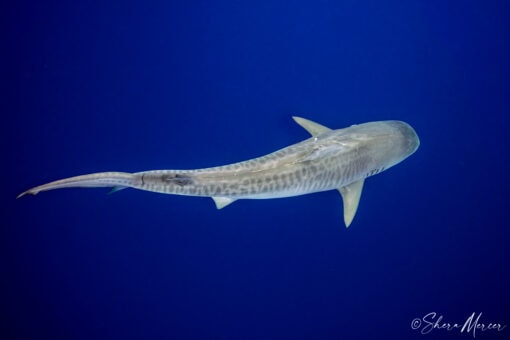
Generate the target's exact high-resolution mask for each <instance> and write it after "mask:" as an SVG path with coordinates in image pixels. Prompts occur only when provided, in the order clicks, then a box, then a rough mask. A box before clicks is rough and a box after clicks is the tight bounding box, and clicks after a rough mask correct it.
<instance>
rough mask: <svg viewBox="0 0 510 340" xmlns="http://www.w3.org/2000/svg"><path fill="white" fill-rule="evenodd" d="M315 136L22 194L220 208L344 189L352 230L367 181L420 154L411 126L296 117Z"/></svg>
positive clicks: (81, 178) (346, 216) (82, 179)
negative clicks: (199, 202) (170, 197)
mask: <svg viewBox="0 0 510 340" xmlns="http://www.w3.org/2000/svg"><path fill="white" fill-rule="evenodd" d="M293 119H294V120H295V121H296V123H298V124H299V125H300V126H302V127H303V128H304V129H305V130H307V131H308V132H309V133H310V134H311V135H312V137H311V138H309V139H306V140H304V141H302V142H299V143H296V144H293V145H290V146H288V147H286V148H283V149H280V150H278V151H275V152H273V153H270V154H268V155H265V156H262V157H258V158H254V159H250V160H247V161H244V162H239V163H233V164H229V165H223V166H216V167H212V168H203V169H194V170H153V171H142V172H137V173H127V172H98V173H93V174H88V175H81V176H75V177H70V178H65V179H61V180H57V181H54V182H50V183H47V184H43V185H40V186H36V187H34V188H31V189H29V190H27V191H25V192H23V193H21V194H20V195H19V196H18V198H20V197H22V196H24V195H26V194H32V195H35V194H37V193H39V192H41V191H47V190H53V189H61V188H74V187H112V188H113V189H112V191H111V192H115V191H118V190H122V189H125V188H135V189H140V190H147V191H152V192H159V193H165V194H175V195H187V196H207V197H211V198H212V199H213V200H214V202H215V204H216V207H217V208H218V209H221V208H224V207H226V206H227V205H229V204H231V203H233V202H234V201H236V200H238V199H270V198H282V197H291V196H299V195H305V194H309V193H315V192H321V191H328V190H338V191H339V192H340V194H341V195H342V199H343V207H344V222H345V225H346V226H347V227H348V226H349V225H350V224H351V222H352V220H353V219H354V215H355V214H356V211H357V209H358V205H359V200H360V197H361V192H362V190H363V184H364V181H365V179H366V178H367V177H370V176H373V175H375V174H378V173H381V172H382V171H384V170H387V169H388V168H390V167H392V166H393V165H396V164H398V163H400V162H401V161H403V160H404V159H406V158H407V157H409V156H410V155H411V154H413V153H414V152H415V151H416V149H417V148H418V147H419V145H420V141H419V138H418V136H417V134H416V132H415V131H414V129H413V128H412V127H411V126H410V125H409V124H407V123H404V122H401V121H396V120H389V121H377V122H369V123H364V124H359V125H353V126H350V127H347V128H344V129H338V130H332V129H330V128H328V127H326V126H324V125H321V124H318V123H316V122H313V121H310V120H308V119H304V118H300V117H293Z"/></svg>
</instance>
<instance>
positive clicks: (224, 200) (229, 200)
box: [211, 197, 235, 209]
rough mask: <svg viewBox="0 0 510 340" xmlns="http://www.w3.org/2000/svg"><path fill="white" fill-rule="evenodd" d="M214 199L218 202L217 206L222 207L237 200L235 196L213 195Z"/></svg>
mask: <svg viewBox="0 0 510 340" xmlns="http://www.w3.org/2000/svg"><path fill="white" fill-rule="evenodd" d="M211 198H212V199H213V200H214V203H215V204H216V208H218V209H222V208H225V207H226V206H227V205H229V204H231V203H233V202H234V201H235V198H229V197H211Z"/></svg>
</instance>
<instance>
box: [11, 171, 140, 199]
mask: <svg viewBox="0 0 510 340" xmlns="http://www.w3.org/2000/svg"><path fill="white" fill-rule="evenodd" d="M137 183H138V176H136V175H135V174H130V173H127V172H96V173H93V174H88V175H81V176H75V177H69V178H64V179H60V180H58V181H54V182H50V183H46V184H43V185H39V186H36V187H33V188H31V189H28V190H27V191H24V192H22V193H21V194H19V195H18V197H16V198H20V197H22V196H25V195H27V194H30V195H37V194H38V193H39V192H41V191H47V190H54V189H63V188H99V187H114V188H118V189H117V190H119V189H120V188H125V187H132V186H134V185H136V184H137Z"/></svg>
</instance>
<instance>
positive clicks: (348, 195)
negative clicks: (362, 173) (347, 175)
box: [338, 179, 365, 228]
mask: <svg viewBox="0 0 510 340" xmlns="http://www.w3.org/2000/svg"><path fill="white" fill-rule="evenodd" d="M364 182H365V180H364V179H362V180H359V181H357V182H353V183H351V184H349V185H347V186H345V187H342V188H340V189H338V191H340V194H341V195H342V199H343V201H344V222H345V226H346V227H347V228H348V227H349V226H350V225H351V222H352V220H353V219H354V215H356V210H358V204H359V199H360V197H361V191H362V190H363V183H364Z"/></svg>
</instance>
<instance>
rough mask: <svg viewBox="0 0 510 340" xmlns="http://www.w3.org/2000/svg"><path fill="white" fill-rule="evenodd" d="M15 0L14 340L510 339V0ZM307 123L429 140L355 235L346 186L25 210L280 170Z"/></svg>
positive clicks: (11, 102) (9, 193)
mask: <svg viewBox="0 0 510 340" xmlns="http://www.w3.org/2000/svg"><path fill="white" fill-rule="evenodd" d="M1 7H2V8H1V13H2V14H1V16H2V20H1V27H2V32H3V33H2V38H1V39H2V41H3V43H2V53H1V56H0V58H1V60H2V63H1V65H2V66H1V70H2V75H1V84H2V89H1V93H2V94H1V98H2V100H1V104H0V108H1V118H2V123H1V125H0V140H1V144H0V145H1V148H2V150H1V151H2V152H1V154H2V158H3V162H2V190H1V209H2V211H1V212H2V219H1V221H2V223H1V233H2V234H1V239H0V240H1V241H0V242H1V244H0V255H1V270H2V272H1V274H0V275H1V279H0V289H1V292H2V296H1V308H2V311H1V312H2V318H1V334H0V335H1V336H0V338H2V339H376V338H393V339H405V338H408V339H409V338H418V339H422V338H423V336H422V335H421V334H419V331H416V330H412V329H411V321H412V320H413V319H414V318H416V317H422V316H423V315H425V314H426V313H429V312H437V313H438V314H442V315H444V318H445V320H446V321H450V322H461V321H464V320H465V319H466V317H467V316H469V315H470V314H471V313H473V312H477V313H478V312H482V313H483V317H482V319H483V320H484V321H485V322H501V323H505V324H508V325H510V290H509V284H510V280H509V279H508V274H509V270H508V268H509V266H508V264H509V260H510V255H509V252H510V251H509V246H510V232H509V222H508V216H509V213H508V211H509V210H508V209H509V208H508V203H509V199H508V192H509V190H508V189H509V184H508V174H509V170H510V169H509V165H508V161H509V151H508V147H509V146H510V143H509V141H508V133H509V132H508V131H509V130H508V126H509V114H510V110H509V109H510V105H509V104H510V99H509V98H510V96H509V84H510V83H509V79H510V67H509V62H508V61H509V60H510V48H509V41H510V35H509V28H510V27H509V26H510V20H509V13H510V12H509V9H510V8H509V5H508V2H502V1H322V0H316V1H292V2H291V1H275V0H272V1H159V2H150V3H149V2H133V1H123V2H105V1H88V2H78V1H53V2H34V1H26V2H24V1H18V2H15V3H11V4H7V3H4V4H2V5H1ZM292 115H300V116H303V117H306V118H309V119H312V120H314V121H317V122H320V123H321V124H324V125H327V126H329V127H332V128H342V127H346V126H349V125H351V124H356V123H362V122H366V121H375V120H385V119H399V120H403V121H406V122H408V123H410V124H411V125H412V126H413V127H414V128H415V129H416V131H417V133H418V134H419V136H420V139H421V146H420V148H419V150H418V151H417V152H416V154H414V155H413V156H411V157H410V158H409V159H407V160H406V161H404V162H403V163H401V164H400V165H398V166H396V167H394V168H392V169H390V170H388V171H387V172H384V173H382V174H380V175H377V176H375V177H373V178H369V179H368V180H367V181H366V183H365V188H364V192H363V195H362V198H361V202H360V207H359V210H358V214H357V216H356V218H355V220H354V222H353V224H352V225H351V227H350V228H349V229H346V228H345V227H344V225H343V215H342V202H341V197H340V195H339V194H338V192H336V191H332V192H326V193H320V194H313V195H306V196H301V197H295V198H288V199H278V200H258V201H248V200H246V201H239V202H236V203H234V204H232V205H231V206H229V207H227V208H225V209H223V210H220V211H218V210H216V208H215V207H214V204H213V202H212V200H211V199H209V198H193V197H180V196H171V195H161V194H155V193H149V192H142V191H136V190H125V191H121V192H119V193H116V194H114V195H106V192H107V191H108V190H106V189H73V190H61V191H53V192H48V193H43V194H40V195H38V196H36V197H24V198H23V199H20V200H15V197H16V196H17V195H18V194H19V193H20V192H21V191H23V190H26V189H27V188H29V187H32V186H35V185H39V184H42V183H45V182H47V181H51V180H55V179H59V178H63V177H68V176H73V175H79V174H84V173H89V172H97V171H110V170H113V171H128V172H136V171H143V170H150V169H182V168H200V167H208V166H214V165H221V164H227V163H231V162H236V161H241V160H245V159H249V158H253V157H257V156H261V155H263V154H266V153H269V152H272V151H274V150H277V149H279V148H282V147H285V146H287V145H290V144H292V143H296V142H298V141H300V140H303V139H305V138H307V137H308V135H307V133H306V131H304V130H303V129H302V128H301V127H299V126H298V125H297V124H295V123H294V122H293V121H292V119H291V116H292ZM433 333H434V334H433V335H430V336H429V338H432V337H431V336H433V337H434V338H438V337H445V338H449V339H455V338H458V337H460V335H459V334H458V332H457V333H456V334H451V333H455V332H446V331H444V330H435V331H434V332H433ZM505 333H506V334H505ZM509 334H510V327H509V328H507V329H506V330H503V331H502V332H500V333H497V332H484V333H482V334H478V335H477V338H480V339H488V338H491V337H493V336H494V337H495V338H500V339H503V338H504V337H508V335H509ZM468 336H469V335H468Z"/></svg>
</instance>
